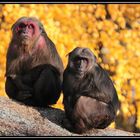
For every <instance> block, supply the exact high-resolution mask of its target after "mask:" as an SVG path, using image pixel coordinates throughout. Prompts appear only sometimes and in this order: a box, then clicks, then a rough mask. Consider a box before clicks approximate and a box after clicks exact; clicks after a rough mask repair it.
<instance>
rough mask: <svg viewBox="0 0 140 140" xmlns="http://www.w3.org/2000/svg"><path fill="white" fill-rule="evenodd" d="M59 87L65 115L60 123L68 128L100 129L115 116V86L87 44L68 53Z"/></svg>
mask: <svg viewBox="0 0 140 140" xmlns="http://www.w3.org/2000/svg"><path fill="white" fill-rule="evenodd" d="M62 89H63V94H64V99H63V104H64V109H65V113H66V117H67V119H65V120H64V121H63V124H64V127H65V128H67V129H69V130H70V131H73V132H76V133H84V132H86V131H88V130H90V129H92V128H98V129H103V128H106V127H107V126H108V125H109V124H110V123H111V122H113V121H114V120H115V117H116V113H117V110H118V109H119V100H118V96H117V92H116V89H115V87H114V85H113V82H112V81H111V79H110V78H109V75H108V74H107V72H106V71H105V70H104V69H103V68H102V67H101V66H100V65H99V64H97V59H96V57H95V55H94V54H93V53H92V51H91V50H90V49H89V48H82V47H77V48H75V49H74V50H73V51H72V52H70V53H69V60H68V65H67V67H66V69H65V70H64V74H63V85H62ZM68 121H69V123H68Z"/></svg>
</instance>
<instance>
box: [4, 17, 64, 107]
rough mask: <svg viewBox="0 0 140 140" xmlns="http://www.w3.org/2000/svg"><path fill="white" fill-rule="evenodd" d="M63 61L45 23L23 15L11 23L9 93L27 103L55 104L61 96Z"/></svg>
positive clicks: (7, 58) (7, 61)
mask: <svg viewBox="0 0 140 140" xmlns="http://www.w3.org/2000/svg"><path fill="white" fill-rule="evenodd" d="M63 70H64V68H63V63H62V60H61V58H60V56H59V54H58V52H57V50H56V47H55V45H54V43H53V42H52V41H51V40H50V39H49V37H48V36H47V33H46V32H45V29H44V27H43V25H42V23H41V22H40V21H39V20H38V19H36V18H34V17H22V18H20V19H18V20H17V21H16V22H15V24H14V25H13V26H12V39H11V42H10V44H9V48H8V51H7V56H6V74H5V75H6V83H5V90H6V93H7V95H8V96H9V97H10V98H12V99H15V100H17V101H21V102H23V103H25V104H26V105H32V106H42V107H46V106H47V105H52V104H55V103H56V102H57V100H58V98H59V96H60V93H61V88H62V79H63Z"/></svg>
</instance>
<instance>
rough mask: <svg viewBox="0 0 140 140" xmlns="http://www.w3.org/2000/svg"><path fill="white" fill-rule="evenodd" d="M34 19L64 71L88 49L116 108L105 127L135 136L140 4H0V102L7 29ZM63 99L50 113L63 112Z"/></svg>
mask: <svg viewBox="0 0 140 140" xmlns="http://www.w3.org/2000/svg"><path fill="white" fill-rule="evenodd" d="M22 16H34V17H36V18H38V19H39V20H40V21H41V22H42V23H43V25H44V27H45V30H46V32H47V34H48V36H49V37H50V38H51V40H52V41H53V42H54V43H55V45H56V48H57V50H58V52H59V54H60V56H61V58H62V60H63V63H64V66H65V67H66V65H67V59H68V58H67V57H66V55H67V54H68V53H69V52H70V51H72V50H73V49H74V48H75V47H77V46H83V47H89V48H90V49H91V50H92V51H93V52H94V54H95V55H96V56H97V58H98V63H99V64H101V66H102V67H103V68H104V69H106V70H107V71H108V73H109V75H110V77H111V79H112V80H113V82H114V85H115V87H116V90H117V93H118V96H119V100H120V102H121V108H120V111H119V112H118V116H117V118H116V121H115V122H114V123H112V124H111V125H110V126H109V127H112V128H119V129H122V130H126V131H131V132H140V5H139V4H1V5H0V96H6V93H5V77H4V75H5V63H6V52H7V48H8V44H9V42H10V39H11V26H12V25H13V23H14V22H15V21H16V20H17V19H18V18H20V17H22ZM62 100H63V95H61V96H60V98H59V100H58V102H57V104H56V105H54V106H53V107H55V108H59V109H62V110H63V105H62Z"/></svg>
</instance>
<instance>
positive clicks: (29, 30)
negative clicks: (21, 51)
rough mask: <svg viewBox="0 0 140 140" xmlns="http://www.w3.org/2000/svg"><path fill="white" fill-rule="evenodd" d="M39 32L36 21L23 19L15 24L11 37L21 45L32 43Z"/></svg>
mask: <svg viewBox="0 0 140 140" xmlns="http://www.w3.org/2000/svg"><path fill="white" fill-rule="evenodd" d="M40 32H41V30H40V27H39V25H38V23H37V22H36V21H33V20H31V19H28V18H25V19H21V20H20V21H19V22H17V23H16V24H15V26H14V28H13V35H14V37H16V38H17V40H20V41H21V42H22V43H23V44H27V45H28V43H30V42H33V41H34V40H35V38H37V37H38V36H39V34H40Z"/></svg>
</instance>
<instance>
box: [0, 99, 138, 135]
mask: <svg viewBox="0 0 140 140" xmlns="http://www.w3.org/2000/svg"><path fill="white" fill-rule="evenodd" d="M64 118H65V113H64V111H62V110H60V109H54V108H37V107H29V106H25V105H23V104H21V103H19V102H15V101H14V100H11V99H9V98H8V97H0V136H80V137H81V136H140V133H130V132H126V131H122V130H118V129H112V128H106V129H92V130H91V131H88V132H87V133H84V134H81V135H79V134H76V133H71V132H69V131H68V130H66V129H65V128H63V126H62V120H63V119H64Z"/></svg>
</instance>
